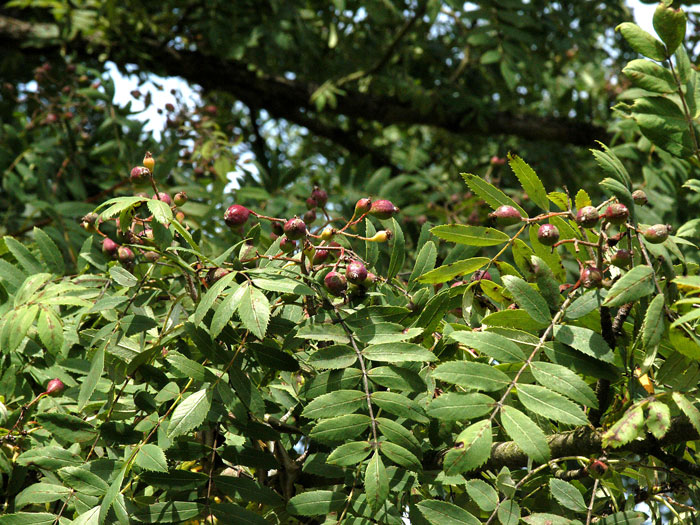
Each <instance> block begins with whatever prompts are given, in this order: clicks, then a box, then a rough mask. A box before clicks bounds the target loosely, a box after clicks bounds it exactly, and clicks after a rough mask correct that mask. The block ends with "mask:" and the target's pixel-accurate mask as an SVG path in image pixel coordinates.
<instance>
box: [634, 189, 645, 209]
mask: <svg viewBox="0 0 700 525" xmlns="http://www.w3.org/2000/svg"><path fill="white" fill-rule="evenodd" d="M632 198H633V199H634V203H635V204H637V205H639V206H644V205H645V204H646V203H647V202H648V199H647V194H646V193H645V192H644V190H635V191H633V192H632Z"/></svg>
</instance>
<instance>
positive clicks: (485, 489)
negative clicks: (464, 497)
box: [467, 479, 498, 512]
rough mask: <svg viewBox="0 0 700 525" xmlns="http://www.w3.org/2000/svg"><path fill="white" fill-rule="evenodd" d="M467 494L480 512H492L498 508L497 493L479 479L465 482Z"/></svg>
mask: <svg viewBox="0 0 700 525" xmlns="http://www.w3.org/2000/svg"><path fill="white" fill-rule="evenodd" d="M467 494H469V497H470V498H471V499H473V500H474V503H476V504H477V505H478V506H479V508H480V509H481V510H484V511H486V512H493V511H494V510H496V507H497V506H498V492H496V490H495V489H494V488H493V487H492V486H491V485H489V484H488V483H486V482H485V481H484V480H481V479H471V480H469V481H467Z"/></svg>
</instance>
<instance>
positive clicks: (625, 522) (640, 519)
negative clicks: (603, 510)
mask: <svg viewBox="0 0 700 525" xmlns="http://www.w3.org/2000/svg"><path fill="white" fill-rule="evenodd" d="M597 523H599V524H600V525H644V523H647V516H646V514H644V513H643V512H639V511H634V510H627V511H624V512H616V513H615V514H610V515H609V516H605V517H604V518H603V519H602V520H600V521H599V522H597Z"/></svg>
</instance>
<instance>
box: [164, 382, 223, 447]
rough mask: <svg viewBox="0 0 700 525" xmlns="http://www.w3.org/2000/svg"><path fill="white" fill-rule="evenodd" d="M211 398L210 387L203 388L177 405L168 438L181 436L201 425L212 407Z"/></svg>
mask: <svg viewBox="0 0 700 525" xmlns="http://www.w3.org/2000/svg"><path fill="white" fill-rule="evenodd" d="M211 399H212V395H211V392H210V391H209V389H207V388H203V389H202V390H200V391H198V392H195V393H194V394H191V395H190V396H189V397H187V398H186V399H185V400H184V401H182V402H181V403H180V404H179V405H177V406H176V407H175V410H174V411H173V415H172V416H171V418H170V425H169V426H168V438H170V439H172V438H174V437H177V436H181V435H182V434H186V433H187V432H189V431H190V430H193V429H194V428H196V427H198V426H199V425H201V424H202V422H203V421H204V418H205V417H206V415H207V413H208V412H209V408H210V407H211Z"/></svg>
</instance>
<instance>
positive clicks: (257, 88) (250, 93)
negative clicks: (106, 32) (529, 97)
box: [0, 15, 609, 146]
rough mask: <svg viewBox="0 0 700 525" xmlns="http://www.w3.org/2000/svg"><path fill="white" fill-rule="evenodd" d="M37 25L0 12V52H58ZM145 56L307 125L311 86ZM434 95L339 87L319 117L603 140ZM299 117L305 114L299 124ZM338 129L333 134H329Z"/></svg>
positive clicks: (248, 69)
mask: <svg viewBox="0 0 700 525" xmlns="http://www.w3.org/2000/svg"><path fill="white" fill-rule="evenodd" d="M41 26H42V27H41V28H38V27H37V26H33V25H31V24H28V23H27V22H24V21H22V20H16V19H12V18H9V17H5V16H1V15H0V44H2V45H3V46H4V47H5V48H6V49H11V48H16V49H19V48H22V49H24V45H25V44H26V43H27V39H31V41H32V43H33V45H38V44H40V43H41V42H42V41H43V42H44V43H45V44H46V45H45V46H44V47H43V48H42V50H43V51H44V52H51V51H53V52H57V51H58V45H57V44H56V41H55V40H54V39H53V38H52V37H53V35H51V37H49V38H45V39H44V38H42V35H49V34H51V33H50V31H49V28H47V27H45V26H46V24H42V25H41ZM69 50H72V51H76V52H77V53H78V54H79V55H81V56H82V57H84V58H88V57H91V56H95V57H96V56H97V54H98V53H100V52H103V51H104V49H100V48H99V47H96V46H95V44H94V43H93V44H92V45H91V46H90V47H88V46H86V45H84V43H80V42H78V41H73V42H70V43H69ZM141 51H142V52H143V55H144V56H149V57H150V58H149V59H145V60H144V61H143V62H142V63H141V64H140V65H141V66H142V67H144V68H147V69H149V70H152V71H154V72H156V73H159V74H162V75H169V76H180V77H182V78H184V79H186V80H187V81H188V82H192V83H195V84H199V85H201V86H202V87H203V88H204V89H206V90H218V91H226V92H229V93H232V94H233V95H234V96H236V97H237V98H239V99H240V100H241V101H243V102H244V103H246V104H247V105H249V106H252V107H257V108H264V109H265V110H266V111H267V112H268V113H269V114H270V115H272V116H273V117H276V118H284V119H287V120H289V121H290V122H295V123H299V124H300V125H305V124H302V123H301V122H300V121H301V120H306V123H308V121H309V119H311V120H314V119H315V116H314V115H315V114H316V108H315V107H314V105H313V104H312V103H311V95H312V94H313V93H314V91H315V90H316V88H317V87H318V86H316V85H314V84H309V83H305V82H303V81H300V80H291V79H288V78H284V77H275V76H272V75H268V74H265V73H262V72H260V71H258V70H256V69H255V68H254V67H253V66H252V65H251V64H247V63H244V62H240V61H235V60H223V59H220V58H217V57H214V56H209V55H205V54H203V53H202V52H200V51H189V50H185V51H176V50H174V49H172V48H162V47H160V46H158V45H156V44H155V43H150V44H149V43H148V42H142V49H141ZM110 58H111V59H112V60H114V61H115V62H117V64H119V65H120V66H124V65H126V64H127V63H129V62H130V60H131V57H129V56H111V57H110ZM438 95H440V94H436V96H435V97H434V98H433V99H432V101H431V104H426V105H423V106H424V108H423V109H418V108H417V107H415V106H413V105H411V104H410V103H409V102H405V101H402V100H399V99H398V98H396V97H393V96H378V95H372V94H368V93H361V92H358V91H353V90H350V89H347V87H346V89H345V94H344V95H342V96H338V97H337V104H336V105H335V106H334V107H329V106H326V108H325V109H324V113H325V114H333V115H338V116H340V115H343V116H345V117H350V118H353V119H360V120H366V121H376V122H379V123H381V124H384V125H391V124H404V125H427V126H432V127H436V128H441V129H444V130H447V131H449V132H452V133H455V134H462V135H515V136H519V137H522V138H524V139H528V140H545V141H553V142H559V143H566V144H572V145H578V146H592V145H593V141H594V140H602V141H607V140H608V138H609V137H608V136H607V133H606V131H605V129H604V128H602V127H600V126H595V125H593V124H591V123H588V122H580V121H576V120H572V119H569V118H562V117H543V116H539V115H516V114H513V113H510V112H498V111H494V112H488V113H477V112H476V111H475V108H466V109H461V110H455V108H454V106H453V105H452V104H451V102H450V101H451V100H453V98H452V95H454V93H452V92H450V93H445V94H444V96H438ZM302 117H306V118H305V119H303V118H302ZM336 131H337V130H336ZM328 138H331V140H333V138H332V137H328Z"/></svg>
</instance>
